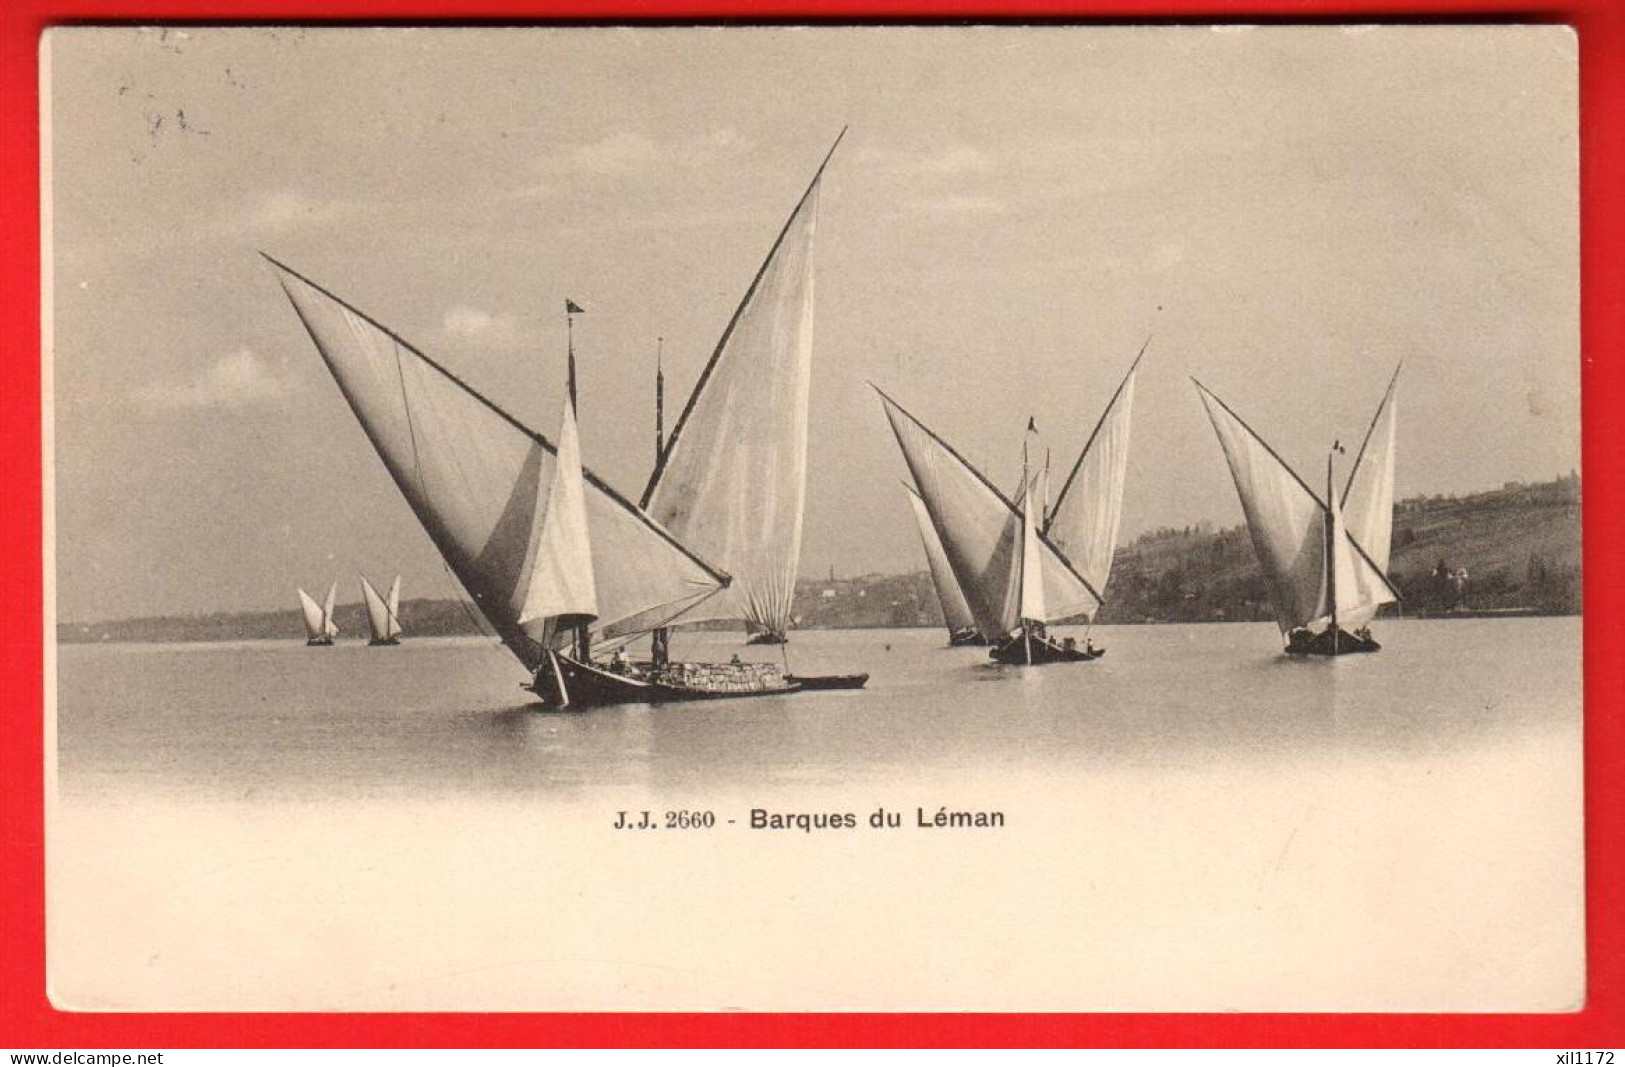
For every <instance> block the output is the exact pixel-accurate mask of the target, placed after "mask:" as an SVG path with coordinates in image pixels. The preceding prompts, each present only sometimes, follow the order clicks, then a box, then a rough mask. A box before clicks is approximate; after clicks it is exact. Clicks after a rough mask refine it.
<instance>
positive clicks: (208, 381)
mask: <svg viewBox="0 0 1625 1067" xmlns="http://www.w3.org/2000/svg"><path fill="white" fill-rule="evenodd" d="M297 389H298V383H297V381H296V380H295V379H294V378H293V377H292V376H291V375H288V374H282V373H278V372H276V371H273V370H272V369H271V368H269V367H267V366H266V365H265V361H264V360H262V359H260V357H259V356H257V355H255V354H254V353H253V352H251V351H249V350H248V349H246V348H239V349H238V350H237V351H235V352H232V353H229V354H227V355H224V356H221V357H220V358H219V359H217V360H215V361H214V363H213V364H211V365H210V366H209V367H208V368H206V369H205V370H204V371H203V373H202V374H200V375H198V376H197V377H196V378H194V379H192V380H191V381H189V382H181V383H179V384H171V385H164V384H153V385H147V386H143V387H142V388H140V389H137V390H135V392H133V393H131V394H130V396H131V399H132V400H134V401H135V402H136V403H137V404H139V405H141V406H142V407H145V408H147V409H149V410H153V411H188V410H199V409H203V408H244V407H249V406H251V405H255V404H265V403H270V402H272V401H276V400H281V399H283V398H284V397H287V396H290V395H292V394H293V393H294V392H296V391H297Z"/></svg>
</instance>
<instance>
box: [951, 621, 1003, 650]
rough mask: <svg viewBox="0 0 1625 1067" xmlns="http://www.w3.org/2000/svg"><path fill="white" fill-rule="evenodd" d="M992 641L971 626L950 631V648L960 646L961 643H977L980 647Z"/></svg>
mask: <svg viewBox="0 0 1625 1067" xmlns="http://www.w3.org/2000/svg"><path fill="white" fill-rule="evenodd" d="M992 643H993V642H991V641H989V640H988V639H987V638H985V637H983V636H982V633H981V631H980V630H976V629H972V628H971V627H969V626H967V627H965V628H964V629H963V630H949V631H948V647H949V648H958V647H960V646H961V645H976V646H978V647H985V646H987V645H990V644H992Z"/></svg>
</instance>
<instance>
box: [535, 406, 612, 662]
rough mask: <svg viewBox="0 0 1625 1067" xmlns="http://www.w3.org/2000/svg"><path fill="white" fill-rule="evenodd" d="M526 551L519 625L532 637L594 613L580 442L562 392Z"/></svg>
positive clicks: (584, 619)
mask: <svg viewBox="0 0 1625 1067" xmlns="http://www.w3.org/2000/svg"><path fill="white" fill-rule="evenodd" d="M540 506H541V508H542V509H543V510H542V513H541V519H540V521H539V522H537V523H536V526H535V531H536V532H535V536H534V537H532V538H531V545H530V549H529V551H528V552H527V553H526V556H527V558H528V560H529V564H528V565H529V567H530V576H529V578H527V579H526V589H525V602H524V606H523V607H522V608H521V609H520V612H519V625H521V626H523V627H524V628H525V632H527V633H529V634H530V635H531V637H533V638H534V639H536V640H537V641H539V642H541V643H543V644H546V643H548V637H549V635H550V634H552V633H556V632H558V631H560V630H562V629H564V628H566V627H570V626H575V625H578V624H580V623H584V622H592V621H593V620H594V619H596V618H597V617H598V583H597V581H596V579H595V578H594V573H593V565H592V538H591V536H590V534H589V531H588V520H587V501H586V493H585V491H584V490H583V488H582V481H581V443H580V440H579V439H578V437H577V434H576V406H575V401H574V400H573V399H572V398H571V397H569V396H566V397H565V398H564V418H563V421H562V422H561V424H560V426H559V452H558V461H557V462H556V463H554V464H553V478H552V484H551V485H549V486H548V487H547V494H546V496H544V497H543V498H542V499H541V501H540Z"/></svg>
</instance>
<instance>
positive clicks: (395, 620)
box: [384, 574, 401, 637]
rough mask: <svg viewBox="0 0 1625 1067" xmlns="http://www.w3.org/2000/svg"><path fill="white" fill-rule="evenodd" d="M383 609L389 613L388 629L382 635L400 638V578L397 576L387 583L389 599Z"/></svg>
mask: <svg viewBox="0 0 1625 1067" xmlns="http://www.w3.org/2000/svg"><path fill="white" fill-rule="evenodd" d="M384 607H385V608H386V609H387V610H388V612H389V616H388V617H389V629H388V630H387V631H386V632H385V633H384V636H385V637H399V636H401V576H400V575H398V574H397V575H396V576H395V580H394V581H393V582H391V583H389V599H388V600H387V601H386V602H385V604H384Z"/></svg>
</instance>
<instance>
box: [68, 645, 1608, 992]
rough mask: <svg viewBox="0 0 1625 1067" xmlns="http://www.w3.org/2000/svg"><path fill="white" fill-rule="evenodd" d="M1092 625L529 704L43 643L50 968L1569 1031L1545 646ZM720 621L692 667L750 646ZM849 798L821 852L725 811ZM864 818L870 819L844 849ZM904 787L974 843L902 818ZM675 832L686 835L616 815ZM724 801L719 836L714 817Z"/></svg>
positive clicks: (1562, 730)
mask: <svg viewBox="0 0 1625 1067" xmlns="http://www.w3.org/2000/svg"><path fill="white" fill-rule="evenodd" d="M1376 630H1377V636H1378V637H1379V639H1381V640H1383V641H1384V643H1385V645H1386V646H1387V647H1386V648H1385V649H1384V651H1383V652H1381V653H1380V654H1378V655H1375V656H1351V657H1345V658H1343V659H1340V660H1336V661H1324V660H1315V661H1308V662H1303V661H1296V660H1289V659H1287V658H1286V657H1283V656H1281V655H1280V654H1279V653H1278V648H1279V641H1278V638H1277V635H1276V631H1275V629H1274V627H1273V626H1268V625H1251V624H1236V625H1217V626H1146V627H1119V628H1112V627H1099V628H1096V629H1095V631H1094V634H1093V636H1094V639H1095V640H1096V642H1097V643H1098V644H1101V645H1104V646H1105V647H1106V648H1107V649H1108V650H1109V651H1108V654H1107V656H1106V657H1105V658H1104V659H1102V660H1100V661H1097V662H1094V663H1088V664H1066V665H1053V666H1048V667H1043V668H1002V667H998V666H996V665H992V664H990V663H989V662H988V661H987V660H986V653H985V650H981V649H946V648H944V647H942V646H943V643H944V641H943V634H942V633H941V631H936V630H932V631H924V630H916V631H863V632H803V633H797V634H796V635H795V636H794V643H793V644H792V645H791V646H790V648H789V649H788V654H789V659H790V665H791V667H792V668H793V669H794V670H795V671H797V672H800V673H809V674H811V673H823V672H838V671H840V672H844V671H849V670H866V671H869V672H871V674H872V678H871V681H870V684H869V688H868V689H867V690H865V691H862V692H835V693H807V694H799V695H795V696H791V697H766V698H761V699H749V700H736V701H722V702H716V703H710V704H706V703H700V704H687V705H673V706H667V707H651V706H625V707H617V708H606V709H596V710H593V711H591V712H587V713H571V712H546V711H541V710H540V709H539V707H538V706H537V705H535V704H534V703H532V702H531V701H530V700H529V695H528V694H527V693H524V692H523V691H521V690H520V688H519V686H520V683H521V682H522V681H523V680H524V674H523V672H522V670H521V669H520V668H519V667H518V666H517V664H516V663H515V662H514V661H513V660H512V659H511V658H510V657H509V656H508V655H507V653H506V652H504V651H502V650H501V649H500V648H498V647H494V646H493V645H492V644H491V643H489V642H482V641H476V640H461V639H459V640H418V641H411V640H408V641H407V642H406V643H404V644H403V645H402V646H400V647H399V648H393V649H372V648H367V647H364V646H362V645H360V644H355V643H351V644H343V645H340V646H337V647H335V648H331V649H306V648H304V647H303V646H302V645H301V644H299V643H297V642H291V641H290V642H287V643H276V642H244V643H240V644H229V645H227V644H213V645H174V646H138V645H113V646H73V645H69V646H63V647H62V648H61V649H60V650H59V654H58V657H59V658H58V718H57V743H58V802H57V805H56V810H55V812H54V814H53V818H52V824H51V837H50V844H51V857H50V867H49V871H50V892H51V904H52V914H51V964H52V988H53V991H54V995H56V996H57V998H58V1000H59V1001H60V1002H62V1003H64V1004H66V1005H68V1006H76V1007H114V1008H145V1009H156V1008H275V1007H281V1008H300V1007H304V1008H311V1007H328V1008H335V1007H342V1008H380V1009H389V1008H427V1007H455V1008H472V1009H479V1008H485V1009H543V1008H615V1007H625V1008H637V1007H647V1008H679V1007H699V1008H716V1007H744V1008H775V1007H778V1008H794V1007H808V1008H813V1007H817V1008H841V1007H849V1008H865V1007H868V1008H888V1007H889V1008H904V1007H918V1008H978V1007H981V1008H1072V1009H1108V1008H1141V1009H1145V1008H1215V1007H1238V1008H1249V1007H1250V1008H1306V1009H1308V1008H1334V1009H1350V1008H1365V1009H1373V1010H1382V1009H1393V1008H1405V1009H1412V1010H1417V1009H1439V1010H1451V1009H1461V1010H1468V1009H1495V1010H1502V1009H1508V1008H1520V1007H1521V1008H1527V1009H1533V1010H1542V1009H1547V1010H1550V1009H1561V1008H1563V1007H1566V1006H1572V1005H1573V1004H1574V1003H1575V1002H1576V1001H1577V998H1578V997H1580V996H1581V995H1583V978H1582V968H1583V955H1582V952H1583V949H1582V944H1581V938H1582V937H1583V917H1582V914H1581V903H1582V898H1581V874H1582V863H1581V847H1580V834H1581V822H1580V795H1581V794H1580V766H1581V761H1580V751H1581V750H1580V728H1581V710H1580V685H1581V670H1580V653H1579V649H1580V633H1581V631H1580V624H1579V620H1577V619H1516V620H1461V621H1450V622H1422V621H1392V622H1383V623H1380V624H1379V625H1378V626H1377V627H1376ZM737 641H738V637H737V635H729V634H694V635H681V636H680V637H679V644H678V649H677V652H678V654H680V655H682V656H684V657H685V658H695V659H700V658H721V659H726V658H727V656H729V655H731V654H732V653H733V652H734V651H736V650H738V651H740V652H741V654H742V655H743V656H744V657H745V658H754V659H774V658H777V657H778V656H779V654H780V653H779V650H777V649H771V648H753V649H739V647H738V644H737ZM758 807H759V808H764V809H768V810H772V811H777V812H790V813H796V812H822V811H835V812H850V813H852V814H854V815H855V816H856V818H857V820H858V821H859V822H860V823H861V824H863V825H861V826H860V827H859V828H858V829H856V830H853V831H850V832H845V833H841V832H825V833H821V834H808V833H800V832H794V831H792V832H788V833H784V832H780V833H774V832H771V831H759V830H755V831H753V830H751V829H750V828H749V827H748V822H749V818H750V810H751V809H752V808H758ZM877 807H885V808H886V809H887V810H888V811H892V812H894V813H898V814H900V815H902V816H903V817H904V819H903V821H904V824H905V825H904V826H903V827H902V828H900V829H898V830H878V831H877V830H869V829H867V825H866V824H867V820H868V817H869V815H870V814H872V813H873V812H874V810H875V809H876V808H877ZM939 807H947V808H948V809H950V810H961V809H963V810H984V811H994V810H996V811H999V812H1001V813H1002V815H1003V817H1004V819H1005V822H1006V825H1005V827H1004V828H1003V829H1001V830H997V831H982V832H980V833H981V836H975V835H973V834H972V833H970V832H969V831H934V830H926V829H922V828H919V827H918V826H916V825H915V823H916V820H917V818H918V816H917V812H921V811H923V812H924V813H925V814H926V817H927V819H929V817H930V816H931V815H932V814H934V812H935V811H936V810H937V809H938V808H939ZM641 809H649V810H652V811H654V812H655V813H656V816H657V818H659V817H661V816H662V815H663V813H664V812H665V811H666V810H668V809H684V810H707V811H711V812H713V813H714V815H715V817H716V819H717V822H718V825H717V826H716V827H714V828H712V829H710V830H707V831H703V832H697V831H696V832H686V833H685V832H679V831H670V832H666V831H663V832H660V833H648V834H639V833H631V834H628V832H627V831H617V830H614V829H612V825H613V820H614V818H615V816H616V813H617V812H618V811H621V810H631V811H636V810H641ZM729 819H732V820H734V822H733V823H731V824H730V823H729V822H728V821H727V820H729Z"/></svg>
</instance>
